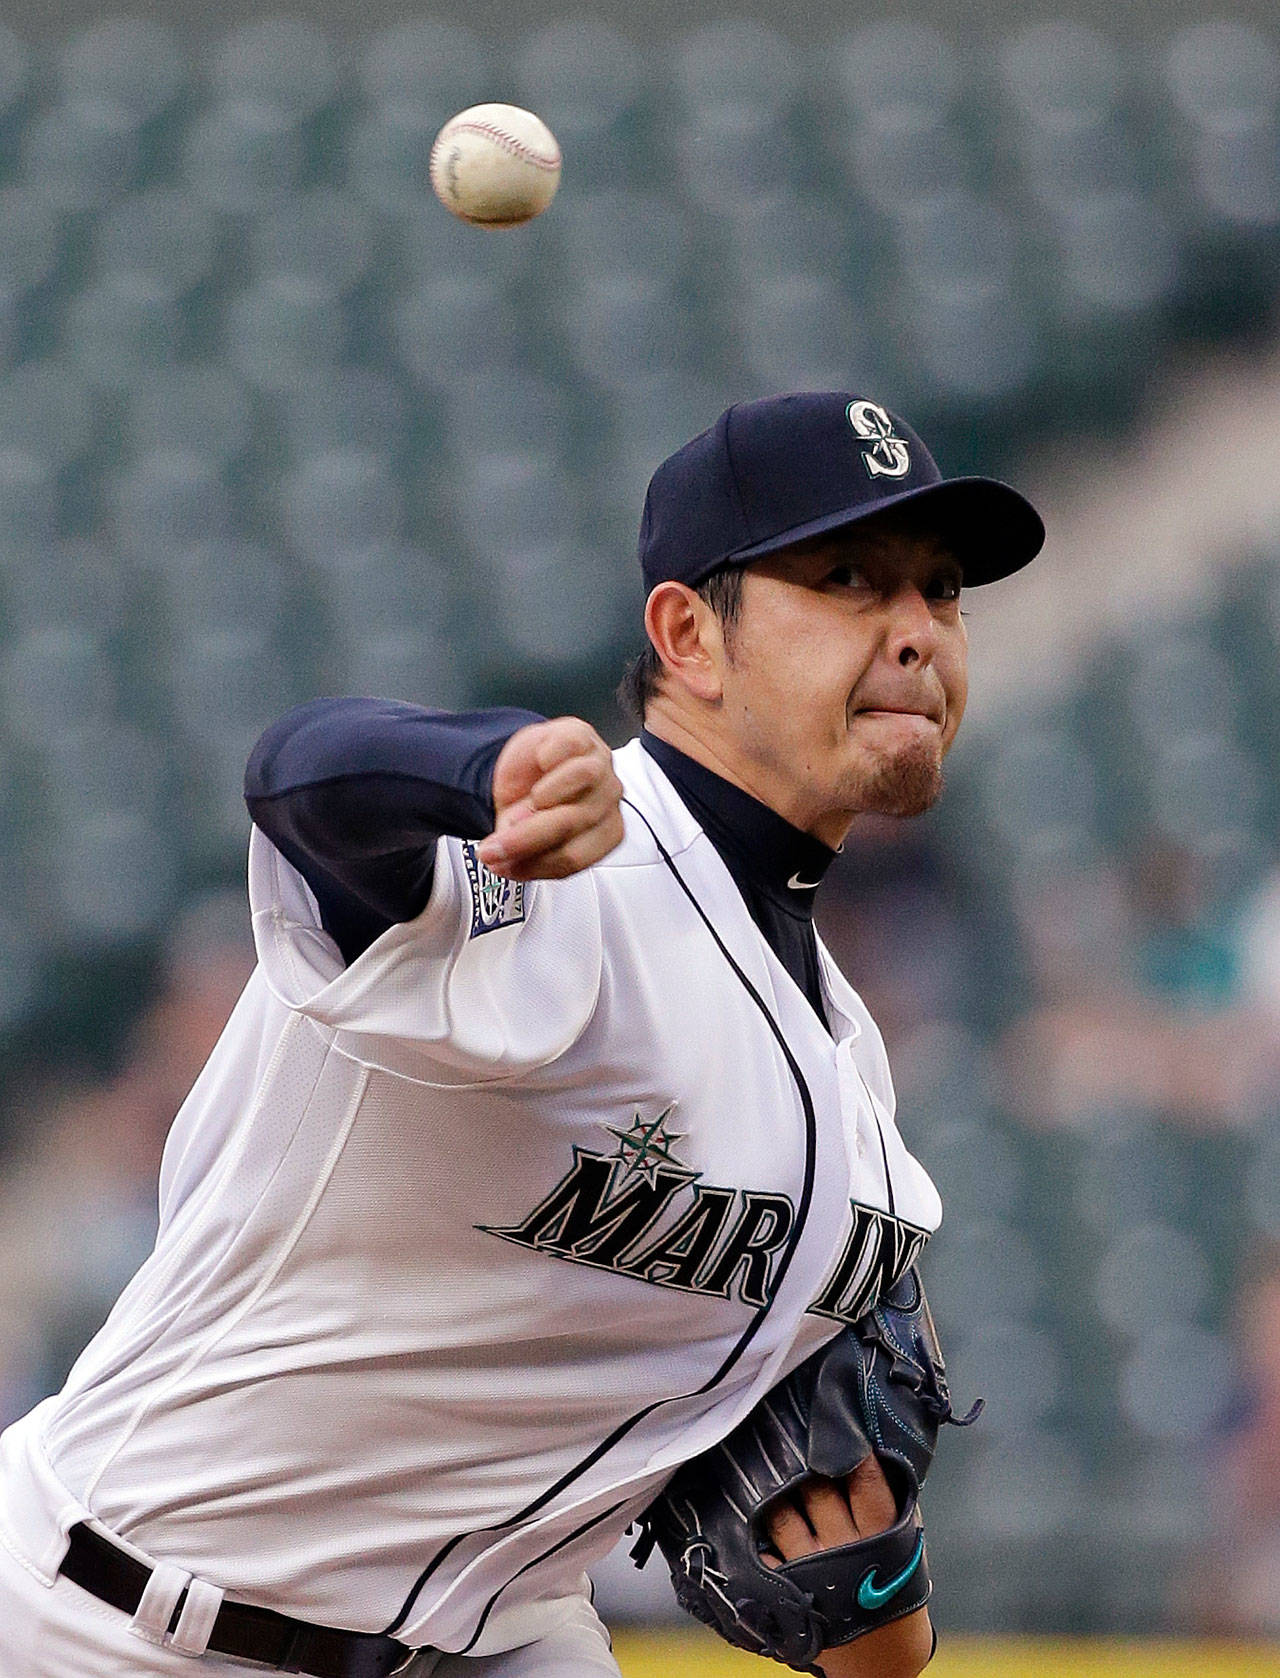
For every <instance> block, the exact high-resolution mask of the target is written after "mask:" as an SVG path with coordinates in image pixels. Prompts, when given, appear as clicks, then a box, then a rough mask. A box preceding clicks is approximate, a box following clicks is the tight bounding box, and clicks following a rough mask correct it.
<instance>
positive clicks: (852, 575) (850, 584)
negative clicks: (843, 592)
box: [822, 565, 867, 588]
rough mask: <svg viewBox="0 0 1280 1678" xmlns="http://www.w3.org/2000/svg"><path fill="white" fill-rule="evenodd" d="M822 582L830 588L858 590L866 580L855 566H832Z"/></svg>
mask: <svg viewBox="0 0 1280 1678" xmlns="http://www.w3.org/2000/svg"><path fill="white" fill-rule="evenodd" d="M822 580H823V582H824V583H825V584H827V585H828V586H829V587H831V588H860V587H861V586H862V585H863V584H865V583H866V580H867V578H866V573H865V572H864V571H861V570H860V569H859V568H858V567H857V566H856V565H833V566H832V567H831V569H830V570H829V571H828V572H827V573H826V575H825V576H824V577H823V579H822Z"/></svg>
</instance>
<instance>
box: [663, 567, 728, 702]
mask: <svg viewBox="0 0 1280 1678" xmlns="http://www.w3.org/2000/svg"><path fill="white" fill-rule="evenodd" d="M644 626H645V629H646V630H647V631H648V635H649V639H650V641H652V642H653V646H654V650H655V651H656V652H657V654H658V657H659V658H660V659H661V660H662V664H663V668H664V669H665V670H666V672H667V675H668V677H669V678H670V679H671V680H672V681H673V682H675V683H676V684H677V685H678V686H679V687H681V688H683V689H684V690H685V691H686V692H687V693H689V694H690V695H691V696H692V697H693V698H695V699H701V700H705V701H708V702H710V703H713V704H714V703H715V702H716V701H717V700H719V699H720V697H721V694H722V692H723V681H722V675H721V672H722V670H723V667H724V663H725V645H724V630H723V626H722V625H721V623H720V619H719V618H718V617H717V616H716V614H715V612H714V611H713V610H712V608H711V607H710V606H709V605H708V604H707V602H706V601H705V600H704V599H703V598H702V596H701V595H700V594H696V593H695V592H694V590H693V589H691V588H689V587H687V586H686V585H685V584H684V583H677V582H665V583H659V584H658V586H657V588H655V589H654V591H653V593H652V594H651V595H650V596H649V599H648V601H647V603H646V605H645V609H644Z"/></svg>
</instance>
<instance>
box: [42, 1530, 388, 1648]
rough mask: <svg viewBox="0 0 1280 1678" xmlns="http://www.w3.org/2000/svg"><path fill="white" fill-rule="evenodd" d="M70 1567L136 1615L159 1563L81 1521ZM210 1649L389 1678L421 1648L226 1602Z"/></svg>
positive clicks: (71, 1574)
mask: <svg viewBox="0 0 1280 1678" xmlns="http://www.w3.org/2000/svg"><path fill="white" fill-rule="evenodd" d="M68 1536H69V1538H70V1540H71V1542H70V1544H69V1545H68V1546H67V1553H66V1555H65V1556H64V1557H63V1561H62V1566H61V1567H60V1568H59V1569H58V1571H59V1573H61V1574H62V1575H63V1576H64V1577H65V1578H67V1579H70V1580H71V1582H72V1583H73V1584H76V1585H79V1586H80V1588H81V1590H85V1591H88V1592H89V1593H90V1595H91V1596H96V1597H97V1598H98V1600H99V1601H100V1602H109V1603H110V1604H111V1606H112V1607H113V1608H119V1609H122V1610H123V1612H124V1613H126V1614H135V1613H137V1610H138V1604H139V1603H140V1602H141V1601H142V1593H143V1591H144V1590H146V1588H147V1580H148V1579H150V1577H151V1569H150V1568H149V1567H148V1566H147V1564H146V1563H145V1562H141V1561H138V1560H137V1559H136V1558H135V1557H133V1556H131V1555H129V1554H128V1552H127V1551H125V1550H121V1549H119V1548H118V1547H117V1546H116V1545H115V1544H113V1543H112V1542H111V1540H110V1539H109V1538H104V1537H103V1536H102V1535H101V1533H97V1532H94V1531H93V1529H92V1528H91V1527H87V1526H84V1525H83V1524H81V1525H79V1526H74V1527H72V1528H71V1531H70V1533H69V1535H68ZM186 1596H187V1593H186V1591H183V1593H182V1595H181V1596H180V1597H179V1598H178V1603H177V1606H176V1607H175V1609H174V1610H173V1615H172V1618H171V1619H170V1621H169V1631H170V1632H172V1631H173V1630H174V1628H175V1627H176V1626H177V1624H178V1618H179V1616H180V1615H181V1613H182V1607H183V1603H184V1602H185V1601H186ZM209 1653H210V1654H215V1655H230V1656H232V1657H233V1658H234V1659H236V1660H242V1661H256V1662H257V1663H258V1664H259V1665H260V1666H265V1667H268V1668H270V1669H272V1670H274V1671H276V1672H306V1673H310V1674H311V1675H312V1678H388V1674H390V1673H393V1672H395V1671H396V1670H397V1668H399V1667H402V1666H403V1665H404V1664H405V1662H406V1661H407V1660H408V1659H409V1657H410V1656H411V1655H412V1654H414V1653H415V1651H414V1650H413V1649H411V1648H410V1647H409V1646H408V1644H406V1643H401V1642H400V1641H399V1640H398V1639H397V1638H394V1637H383V1636H382V1635H381V1634H380V1633H378V1632H369V1631H340V1630H338V1628H337V1627H336V1626H315V1625H312V1624H311V1623H310V1622H309V1621H307V1620H294V1619H291V1618H290V1617H289V1615H288V1614H277V1613H276V1611H275V1609H274V1608H257V1607H255V1606H254V1605H253V1604H252V1603H248V1602H225V1601H224V1602H223V1604H222V1606H221V1608H219V1609H218V1615H217V1618H216V1619H215V1620H214V1622H213V1630H212V1632H211V1633H210V1635H209Z"/></svg>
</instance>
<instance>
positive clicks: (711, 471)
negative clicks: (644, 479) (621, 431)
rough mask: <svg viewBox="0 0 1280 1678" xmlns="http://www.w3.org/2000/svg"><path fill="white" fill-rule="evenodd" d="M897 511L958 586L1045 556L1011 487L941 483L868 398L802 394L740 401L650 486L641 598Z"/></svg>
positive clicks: (910, 435) (1028, 509)
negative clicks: (945, 559) (942, 555)
mask: <svg viewBox="0 0 1280 1678" xmlns="http://www.w3.org/2000/svg"><path fill="white" fill-rule="evenodd" d="M908 506H909V507H911V508H912V509H913V511H918V514H919V521H918V522H919V524H920V527H921V528H922V529H926V530H930V531H933V532H935V533H936V534H937V536H938V537H939V539H940V540H941V541H942V542H944V543H945V544H946V546H947V547H948V548H949V549H950V551H951V552H952V553H953V554H954V555H955V557H956V559H957V560H958V561H959V562H960V565H961V568H962V571H963V580H964V584H965V586H966V587H972V586H973V585H974V584H976V583H993V582H995V581H996V579H997V578H999V577H1007V576H1009V574H1010V573H1011V572H1013V571H1018V570H1020V569H1021V568H1022V566H1024V565H1026V564H1028V563H1029V562H1030V561H1031V560H1033V559H1034V558H1035V556H1036V555H1037V554H1038V553H1039V552H1040V549H1041V547H1042V546H1043V544H1044V524H1043V522H1042V521H1041V518H1040V515H1039V513H1037V512H1036V510H1035V508H1034V507H1033V506H1032V505H1031V503H1030V502H1029V501H1027V500H1026V499H1025V498H1024V497H1023V496H1021V495H1019V494H1018V492H1017V490H1016V489H1011V488H1010V487H1009V485H1008V484H1002V483H1000V482H998V480H996V479H995V478H944V477H943V476H942V473H941V472H940V471H939V470H938V467H937V465H936V464H935V462H934V459H933V456H932V455H931V454H930V453H929V451H928V449H927V448H925V446H924V444H923V443H922V442H921V441H920V439H919V437H918V436H917V435H916V433H915V432H914V431H913V430H912V429H911V427H910V426H909V425H908V424H907V423H906V421H905V420H903V419H900V418H899V417H898V415H896V414H891V413H890V412H889V411H888V409H887V408H882V407H881V406H880V405H879V403H877V402H873V401H870V400H869V399H868V398H867V397H864V396H855V395H852V394H851V393H849V392H847V391H809V392H803V393H800V394H797V395H793V396H767V397H764V398H762V399H761V400H759V401H756V402H739V403H737V404H735V406H733V407H732V408H727V409H726V410H725V412H724V413H723V414H721V416H720V418H719V419H718V420H717V421H716V423H715V424H714V425H713V426H712V427H711V428H710V430H708V431H703V432H701V433H700V434H699V435H698V436H697V437H695V438H693V440H692V441H691V442H688V443H686V444H685V445H684V447H683V448H682V449H677V450H676V452H675V453H674V454H673V455H670V456H668V458H667V459H666V460H664V461H663V463H662V465H661V466H659V468H658V470H657V471H656V472H655V473H654V474H653V477H652V478H651V479H650V481H649V489H648V493H647V494H646V496H645V503H644V516H643V518H642V520H641V523H640V564H641V567H642V569H643V571H644V580H645V587H646V589H653V588H654V587H656V585H657V584H658V583H661V582H668V581H671V580H675V581H677V582H681V583H687V584H688V585H689V586H690V587H691V588H694V587H696V586H697V585H698V584H699V583H700V582H701V581H702V580H703V578H705V577H708V576H710V574H711V572H713V571H718V570H719V569H720V568H721V567H722V566H725V565H746V564H749V563H750V561H751V560H753V559H761V558H763V556H764V555H765V554H771V553H776V552H777V551H778V549H779V548H788V547H790V546H791V545H792V544H793V543H795V542H803V541H804V540H806V538H808V537H810V536H822V535H825V534H827V532H829V531H834V530H843V529H845V528H846V527H847V526H849V525H854V524H857V523H858V521H859V520H860V519H866V518H871V517H873V516H874V515H876V514H877V513H884V512H887V511H889V510H890V509H891V508H896V507H908Z"/></svg>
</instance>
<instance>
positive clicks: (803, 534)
mask: <svg viewBox="0 0 1280 1678" xmlns="http://www.w3.org/2000/svg"><path fill="white" fill-rule="evenodd" d="M907 506H911V507H918V508H920V509H921V511H922V512H926V511H927V513H928V518H927V520H924V521H922V522H924V523H926V524H927V526H928V527H929V528H932V529H933V530H935V531H936V532H937V535H938V538H939V540H940V541H942V542H944V543H945V544H946V545H947V547H948V548H950V550H951V551H952V553H953V554H954V555H955V556H956V558H957V559H958V560H959V561H960V565H961V569H962V571H963V573H964V586H965V587H966V588H974V587H976V586H978V585H979V584H981V583H994V582H998V581H999V579H1000V578H1001V577H1008V576H1011V575H1012V574H1013V572H1015V571H1020V570H1021V569H1022V567H1023V566H1024V565H1029V564H1030V563H1031V561H1032V560H1033V559H1034V558H1035V557H1036V555H1037V554H1038V553H1039V552H1040V549H1041V548H1042V547H1043V546H1044V521H1043V520H1042V519H1041V517H1040V515H1039V513H1037V512H1036V510H1035V508H1034V507H1033V506H1032V505H1031V503H1030V502H1029V501H1028V500H1027V499H1026V497H1025V496H1022V495H1019V494H1018V492H1017V490H1016V489H1013V488H1011V487H1010V485H1008V484H1002V483H1001V482H1000V481H999V480H998V479H997V478H944V479H943V480H942V481H941V482H940V483H936V484H922V485H920V487H919V488H917V489H906V490H903V491H902V492H901V493H900V494H898V495H886V496H883V497H882V498H881V499H880V500H878V501H872V502H864V503H862V504H861V505H859V506H855V507H847V508H844V509H843V510H842V511H839V512H835V513H827V514H826V515H825V516H824V517H822V518H820V519H811V520H810V521H809V522H808V523H807V524H799V525H795V526H793V527H792V528H791V529H790V530H782V531H779V532H778V534H777V535H776V536H770V537H769V538H768V540H767V541H764V542H755V543H753V544H752V545H751V546H750V547H749V548H740V549H738V550H737V551H736V552H734V553H733V554H731V555H729V563H731V564H734V565H741V564H745V563H746V562H747V561H748V560H752V559H763V558H764V556H765V555H766V554H771V553H777V552H778V551H779V550H780V549H782V548H789V547H792V546H794V544H795V543H797V542H804V541H807V540H808V539H809V538H810V537H811V536H825V535H827V534H828V533H830V532H832V531H836V530H845V529H848V528H849V527H850V526H851V525H855V524H862V523H864V522H865V521H866V520H867V519H872V518H877V517H879V515H880V514H882V513H887V512H890V511H891V510H892V509H894V508H897V507H907Z"/></svg>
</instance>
